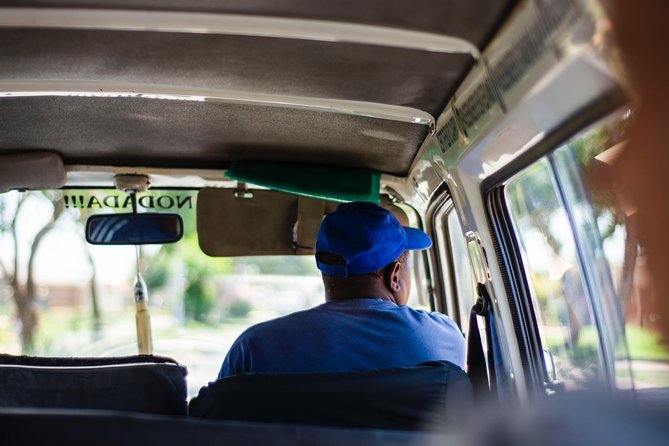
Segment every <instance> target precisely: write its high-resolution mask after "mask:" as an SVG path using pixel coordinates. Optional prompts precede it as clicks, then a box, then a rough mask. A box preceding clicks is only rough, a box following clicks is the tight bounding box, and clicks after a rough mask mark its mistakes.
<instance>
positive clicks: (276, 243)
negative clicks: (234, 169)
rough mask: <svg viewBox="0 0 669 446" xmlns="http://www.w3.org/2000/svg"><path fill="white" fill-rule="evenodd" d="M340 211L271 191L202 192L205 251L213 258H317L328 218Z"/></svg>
mask: <svg viewBox="0 0 669 446" xmlns="http://www.w3.org/2000/svg"><path fill="white" fill-rule="evenodd" d="M336 206H337V203H333V202H331V201H326V200H321V199H316V198H311V197H304V196H297V195H294V194H287V193H283V192H277V191H271V190H253V191H251V190H247V191H245V192H242V193H240V191H239V190H234V189H215V188H206V189H201V190H200V192H199V193H198V196H197V233H198V239H199V243H200V248H201V249H202V251H203V252H204V253H205V254H207V255H209V256H212V257H235V256H258V255H292V254H313V253H314V247H315V245H316V235H317V234H318V228H319V227H320V224H321V221H322V220H323V216H324V215H325V214H326V213H329V212H332V211H334V209H335V207H336Z"/></svg>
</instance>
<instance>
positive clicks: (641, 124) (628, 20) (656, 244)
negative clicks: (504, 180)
mask: <svg viewBox="0 0 669 446" xmlns="http://www.w3.org/2000/svg"><path fill="white" fill-rule="evenodd" d="M611 6H612V7H611V19H612V22H613V30H614V33H615V35H616V37H617V43H618V46H619V47H620V49H621V51H622V56H623V61H624V63H625V69H626V74H627V78H628V80H629V83H630V87H631V92H632V96H633V101H634V102H635V107H636V108H635V113H634V115H635V116H634V119H633V121H632V127H631V128H630V130H629V134H628V138H629V140H628V143H627V145H626V147H625V149H624V151H623V153H622V154H621V155H620V156H619V157H618V159H617V161H616V164H615V172H614V175H615V179H616V182H617V183H618V184H617V186H618V189H619V190H620V191H621V192H622V193H623V194H625V195H626V199H627V200H629V201H630V202H631V203H633V204H634V206H635V208H636V210H637V215H638V227H639V234H640V237H642V238H643V240H644V241H645V243H644V248H645V253H646V255H647V258H648V267H649V271H650V274H651V276H650V283H651V288H652V289H653V294H654V295H655V296H657V310H658V312H659V317H660V320H659V321H658V322H659V325H658V326H659V328H660V330H661V331H662V334H663V336H664V341H665V343H667V342H669V296H668V293H669V194H667V191H669V185H668V184H667V176H668V175H669V148H668V145H669V51H667V44H668V43H669V2H668V1H666V0H639V1H635V2H630V1H626V0H614V1H613V2H612V5H611Z"/></svg>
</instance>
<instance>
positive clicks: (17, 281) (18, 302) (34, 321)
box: [0, 191, 100, 352]
mask: <svg viewBox="0 0 669 446" xmlns="http://www.w3.org/2000/svg"><path fill="white" fill-rule="evenodd" d="M31 200H39V201H41V202H42V203H43V204H47V205H49V206H50V207H51V212H50V214H49V217H48V219H47V221H46V222H45V223H44V224H43V225H42V226H41V227H40V228H39V229H38V230H37V232H36V233H35V235H34V237H33V238H32V239H31V240H30V243H29V245H28V246H27V250H26V251H27V261H26V262H21V254H22V252H23V251H22V248H23V247H22V246H21V245H20V243H19V237H18V231H19V227H20V224H21V220H22V215H23V213H24V212H25V208H26V205H27V204H28V203H30V201H31ZM12 204H13V206H12ZM65 215H68V216H70V217H72V218H73V219H74V220H75V221H76V222H77V223H79V224H80V223H81V222H82V221H83V218H84V217H85V216H84V215H81V214H80V215H79V216H78V218H77V217H75V216H74V215H73V214H71V213H68V212H65V203H64V200H63V195H62V193H61V192H60V191H41V192H23V193H21V194H18V193H8V194H2V195H0V235H3V236H5V237H6V238H8V239H9V243H10V245H12V247H13V249H12V254H11V255H8V254H7V253H6V252H5V253H4V256H2V257H0V272H1V273H2V277H3V280H4V282H5V283H6V284H7V285H8V287H9V290H10V294H11V298H12V300H13V302H14V305H15V307H16V318H17V320H18V322H19V324H18V326H19V338H20V342H21V349H22V351H23V352H30V351H31V350H32V349H33V347H34V338H35V332H36V329H37V326H38V321H39V318H38V307H37V286H36V282H35V261H36V258H37V254H38V253H39V249H40V247H41V245H42V243H43V241H44V239H45V238H46V236H47V235H48V234H49V233H50V232H51V231H52V230H53V229H54V228H55V227H56V225H57V224H59V222H60V221H61V220H62V219H63V216H65ZM83 246H84V249H85V250H86V255H87V258H88V259H89V264H90V265H91V269H92V275H91V282H90V287H91V297H92V299H93V305H92V307H93V320H94V329H97V328H99V325H100V313H99V306H98V305H97V292H96V289H97V287H96V281H95V265H94V264H93V261H92V257H91V255H90V252H89V251H88V246H87V245H86V243H85V242H84V243H83ZM10 265H11V266H10Z"/></svg>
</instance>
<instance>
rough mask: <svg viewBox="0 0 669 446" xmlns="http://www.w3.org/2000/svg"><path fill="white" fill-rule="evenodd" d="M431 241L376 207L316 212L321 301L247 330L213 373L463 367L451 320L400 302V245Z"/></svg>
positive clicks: (403, 256)
mask: <svg viewBox="0 0 669 446" xmlns="http://www.w3.org/2000/svg"><path fill="white" fill-rule="evenodd" d="M431 244H432V241H431V240H430V238H429V237H428V236H427V234H425V233H424V232H423V231H421V230H419V229H415V228H409V227H405V226H402V225H401V224H400V222H399V221H398V220H397V219H396V218H395V216H394V215H393V214H392V213H390V212H389V211H387V210H385V209H383V208H382V207H380V206H377V205H375V204H371V203H362V202H355V203H346V204H341V205H339V207H338V208H337V209H336V211H335V212H333V213H332V214H329V215H328V216H326V217H325V218H324V219H323V223H322V224H321V227H320V229H319V233H318V238H317V242H316V263H317V265H318V269H320V271H321V272H322V274H323V283H324V285H325V303H324V304H322V305H319V306H317V307H315V308H312V309H309V310H305V311H300V312H296V313H293V314H290V315H288V316H284V317H281V318H278V319H274V320H271V321H268V322H264V323H260V324H258V325H255V326H253V327H250V328H249V329H247V330H246V331H245V332H244V333H242V334H241V335H240V336H239V338H237V340H236V341H235V342H234V344H233V345H232V347H231V348H230V351H229V352H228V354H227V356H226V357H225V360H224V361H223V365H222V367H221V371H220V373H219V376H218V377H219V378H223V377H226V376H230V375H235V374H239V373H318V372H353V371H363V370H371V369H378V368H395V367H410V366H415V365H416V364H418V363H421V362H424V361H432V360H445V361H450V362H452V363H453V364H455V365H457V366H459V367H460V368H463V366H464V362H465V343H464V337H463V335H462V332H461V331H460V329H459V328H458V327H457V325H456V324H455V323H454V322H453V321H452V320H451V319H450V318H449V317H448V316H445V315H443V314H441V313H436V312H426V311H422V310H414V309H412V308H410V307H408V306H406V304H407V301H408V298H409V290H410V286H411V276H410V267H409V265H408V251H409V250H417V249H426V248H429V247H430V246H431Z"/></svg>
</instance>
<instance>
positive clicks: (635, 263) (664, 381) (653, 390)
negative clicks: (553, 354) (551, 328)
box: [556, 111, 669, 407]
mask: <svg viewBox="0 0 669 446" xmlns="http://www.w3.org/2000/svg"><path fill="white" fill-rule="evenodd" d="M630 119H633V118H632V114H631V112H629V111H625V112H622V113H618V114H615V115H614V116H612V117H610V118H609V119H608V120H606V121H605V122H603V123H601V124H599V125H597V126H595V127H593V128H592V129H589V130H588V131H586V132H583V133H582V134H581V135H578V136H577V137H576V138H574V139H573V140H572V141H570V142H569V143H568V144H567V145H566V146H565V147H563V148H561V149H559V150H558V151H557V152H556V160H557V161H558V164H557V165H558V168H559V169H560V170H561V171H564V172H565V175H568V174H569V173H568V171H567V168H566V167H567V166H576V167H577V169H578V172H576V173H572V174H571V175H572V176H576V175H578V174H580V177H581V178H582V179H583V181H582V184H583V189H584V190H585V192H584V193H583V194H582V195H586V193H587V196H589V200H588V201H587V203H586V200H585V199H583V198H582V197H579V196H578V195H579V194H578V191H576V192H577V193H576V194H575V195H576V197H575V199H574V203H575V204H574V206H575V207H576V208H577V209H583V208H584V207H585V206H589V207H590V208H591V214H592V215H593V216H594V224H593V225H592V226H593V228H592V229H591V230H592V231H593V232H596V233H597V234H598V235H599V236H600V238H601V240H602V245H603V250H602V251H603V256H602V257H603V258H602V259H593V261H592V262H591V263H592V265H593V266H594V267H595V268H596V269H595V271H594V272H596V273H601V272H602V271H605V272H608V273H609V274H610V275H611V278H612V283H613V286H615V289H614V290H611V291H608V290H601V291H600V294H601V295H602V297H603V298H606V297H608V296H611V295H613V298H614V299H617V302H615V303H616V304H617V305H615V310H616V311H617V312H618V315H617V316H618V317H619V318H620V319H621V320H622V321H623V322H624V334H625V336H624V337H622V338H623V340H624V341H623V342H619V343H618V345H616V352H615V353H616V354H615V378H616V385H617V386H618V388H621V389H628V388H634V389H635V392H636V395H637V398H636V400H637V401H638V402H639V403H640V404H642V405H644V406H653V407H654V406H655V405H662V404H663V405H665V406H666V404H667V401H669V350H668V349H667V347H666V346H665V345H664V344H662V342H661V340H660V337H659V334H658V327H657V324H658V323H660V321H659V315H658V313H659V312H658V308H657V305H658V303H657V302H658V298H660V296H655V295H653V293H652V291H651V288H650V287H649V283H648V280H649V272H648V270H647V269H646V257H645V256H646V254H645V246H644V239H643V234H641V233H639V231H638V228H637V225H636V215H635V214H636V209H635V208H634V206H632V205H630V203H627V202H625V200H624V199H623V197H621V196H620V194H619V193H618V192H619V191H617V190H615V183H614V182H613V180H612V177H611V166H612V165H613V164H614V163H615V162H616V158H617V156H618V155H619V154H620V151H621V149H622V148H623V146H624V145H625V132H626V129H627V127H628V123H629V121H630ZM570 159H571V160H574V161H573V162H570V161H569V160H570ZM580 213H581V214H582V213H583V212H582V211H581V212H580ZM603 303H604V304H607V303H608V302H603ZM609 311H611V310H609ZM626 378H627V379H626ZM630 378H631V379H630Z"/></svg>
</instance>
